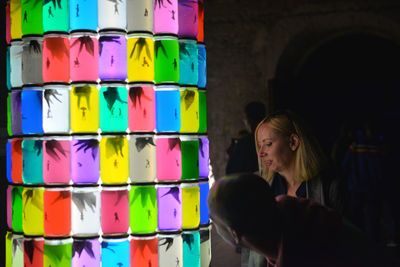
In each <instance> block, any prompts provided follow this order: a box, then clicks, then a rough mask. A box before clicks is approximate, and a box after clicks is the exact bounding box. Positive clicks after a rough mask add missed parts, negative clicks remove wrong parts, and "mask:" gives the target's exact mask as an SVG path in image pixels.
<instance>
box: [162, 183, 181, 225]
mask: <svg viewBox="0 0 400 267" xmlns="http://www.w3.org/2000/svg"><path fill="white" fill-rule="evenodd" d="M157 205H158V230H159V231H177V230H180V229H181V228H182V190H181V188H180V186H179V185H178V184H159V185H157Z"/></svg>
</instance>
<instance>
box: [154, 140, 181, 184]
mask: <svg viewBox="0 0 400 267" xmlns="http://www.w3.org/2000/svg"><path fill="white" fill-rule="evenodd" d="M156 157H157V161H156V162H157V172H156V173H157V180H158V181H178V180H180V179H181V176H182V168H181V165H182V154H181V140H180V139H179V137H178V136H176V135H175V136H171V135H170V136H168V135H158V136H156Z"/></svg>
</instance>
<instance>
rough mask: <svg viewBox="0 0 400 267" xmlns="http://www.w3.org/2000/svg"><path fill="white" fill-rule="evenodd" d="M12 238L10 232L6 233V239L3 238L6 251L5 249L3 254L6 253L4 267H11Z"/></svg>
mask: <svg viewBox="0 0 400 267" xmlns="http://www.w3.org/2000/svg"><path fill="white" fill-rule="evenodd" d="M12 237H13V233H12V232H9V231H7V232H6V238H5V241H6V242H5V243H6V244H5V245H6V249H5V252H6V260H5V262H6V267H9V266H11V264H12V256H13V252H12V249H13V248H12Z"/></svg>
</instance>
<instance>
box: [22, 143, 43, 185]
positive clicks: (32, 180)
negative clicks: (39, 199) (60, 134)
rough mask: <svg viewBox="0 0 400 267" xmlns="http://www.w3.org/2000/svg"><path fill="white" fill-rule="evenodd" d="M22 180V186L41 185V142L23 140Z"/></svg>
mask: <svg viewBox="0 0 400 267" xmlns="http://www.w3.org/2000/svg"><path fill="white" fill-rule="evenodd" d="M22 180H23V182H24V184H41V183H43V140H42V139H40V138H37V137H36V138H27V137H26V138H24V140H23V141H22Z"/></svg>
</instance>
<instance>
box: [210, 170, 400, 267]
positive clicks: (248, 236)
mask: <svg viewBox="0 0 400 267" xmlns="http://www.w3.org/2000/svg"><path fill="white" fill-rule="evenodd" d="M208 205H209V208H210V216H211V218H212V219H213V223H214V225H215V227H216V229H217V231H218V233H219V234H220V235H221V236H222V237H223V238H224V239H225V240H226V241H227V242H228V243H230V244H232V245H235V246H243V247H247V248H249V249H252V250H254V251H257V252H258V253H259V254H261V255H263V256H264V257H265V258H266V259H267V260H268V262H269V264H270V265H271V266H274V265H275V266H277V267H287V266H332V267H333V266H335V267H338V266H339V267H340V266H346V267H347V266H349V267H350V266H351V267H358V266H359V267H364V266H400V264H399V262H398V261H397V262H396V260H395V259H393V258H392V257H391V256H390V255H387V254H385V252H384V251H381V250H380V249H378V248H377V247H375V246H374V245H372V243H370V242H369V241H368V240H367V239H366V238H365V237H364V236H363V235H362V234H361V232H360V231H358V230H357V229H356V228H354V227H353V226H352V225H350V224H348V223H346V222H345V220H343V219H342V218H341V216H340V215H339V214H338V213H336V212H335V211H334V210H332V209H330V208H327V207H325V206H322V205H319V204H317V203H315V202H313V201H311V200H309V199H302V198H294V197H289V196H283V195H282V196H278V197H276V198H274V197H273V192H272V191H271V189H270V187H269V185H268V183H267V182H266V181H265V180H263V179H262V178H261V177H259V176H257V175H254V174H237V175H231V176H227V177H224V178H222V179H219V180H218V181H217V182H216V183H215V184H214V185H213V187H212V188H211V190H210V194H209V197H208Z"/></svg>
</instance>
